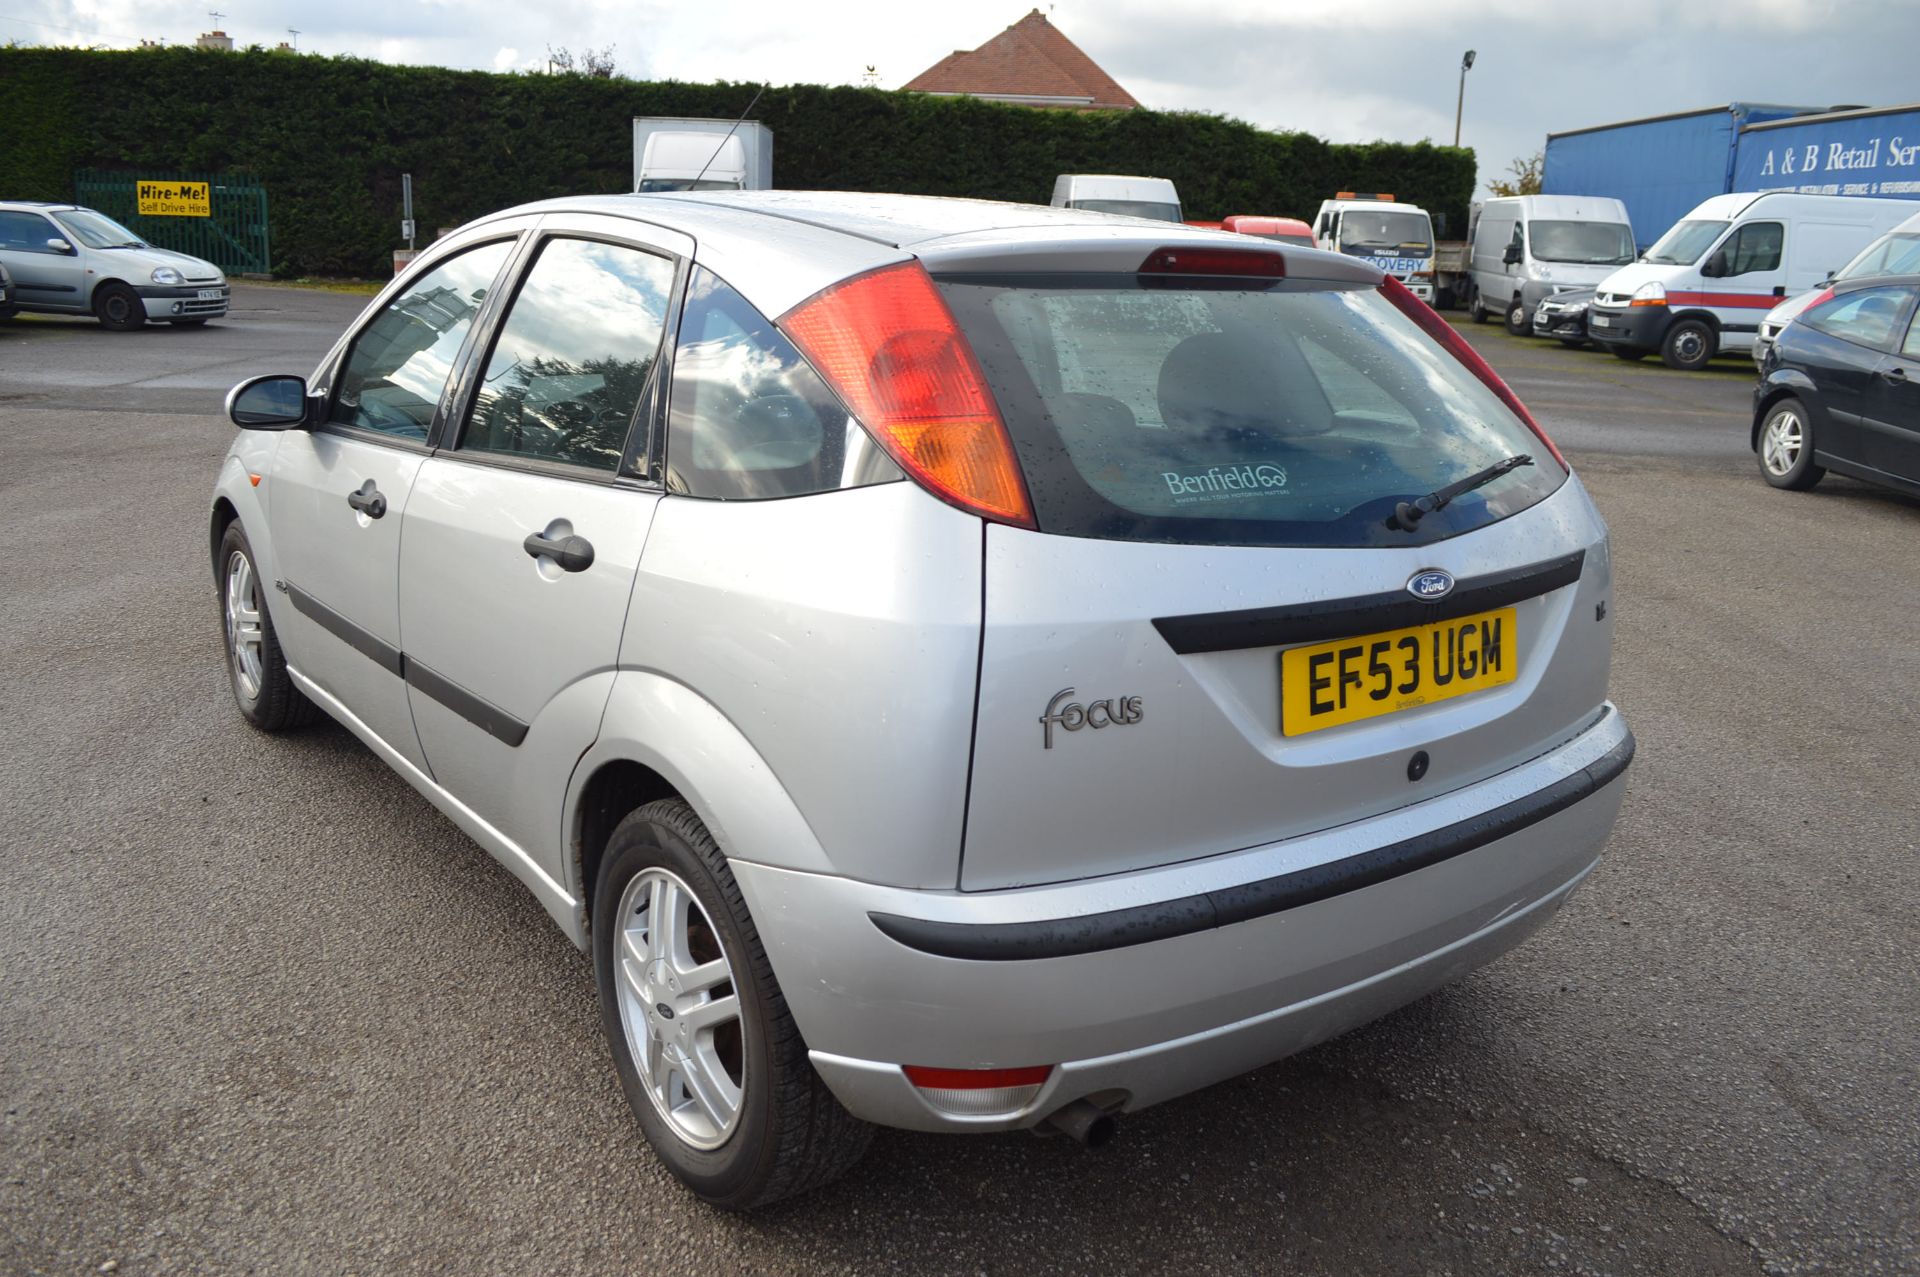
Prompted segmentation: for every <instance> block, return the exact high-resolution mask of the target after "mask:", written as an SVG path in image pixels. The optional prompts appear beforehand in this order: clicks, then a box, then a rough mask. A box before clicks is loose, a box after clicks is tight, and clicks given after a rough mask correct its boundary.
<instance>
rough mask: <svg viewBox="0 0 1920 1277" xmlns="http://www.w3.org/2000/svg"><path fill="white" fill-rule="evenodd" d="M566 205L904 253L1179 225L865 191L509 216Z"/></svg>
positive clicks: (723, 195)
mask: <svg viewBox="0 0 1920 1277" xmlns="http://www.w3.org/2000/svg"><path fill="white" fill-rule="evenodd" d="M563 206H564V207H565V208H566V209H568V210H572V211H578V212H589V213H606V214H611V215H613V216H616V217H638V218H641V219H642V220H646V221H658V222H660V223H661V224H663V225H669V226H676V227H679V228H682V229H685V230H688V231H689V232H691V233H694V234H696V235H697V234H698V233H699V231H700V229H702V228H703V227H704V228H708V229H711V230H712V231H713V232H714V233H717V234H724V233H725V229H726V228H727V227H728V226H733V227H737V228H740V229H744V228H745V224H744V223H742V222H740V221H738V220H736V219H735V218H732V217H728V216H727V215H728V214H736V215H737V214H740V213H746V214H754V215H758V216H760V217H763V218H779V219H782V220H785V221H789V222H797V223H800V224H802V225H805V226H813V227H818V228H819V229H821V230H825V231H831V232H833V233H835V234H839V235H850V236H853V237H854V238H856V239H863V240H866V241H868V242H869V243H873V244H881V245H885V246H887V247H889V248H901V249H912V248H914V247H915V246H917V245H923V244H927V243H930V242H932V241H934V240H939V239H945V238H948V237H950V236H954V235H967V234H973V233H976V232H980V231H1008V230H1018V229H1024V228H1028V227H1033V228H1061V227H1070V226H1085V227H1089V228H1098V227H1111V226H1114V225H1117V224H1124V225H1133V226H1154V227H1159V228H1166V229H1172V228H1175V227H1176V226H1177V223H1172V222H1156V221H1153V220H1151V219H1148V218H1135V217H1119V216H1116V215H1114V214H1111V213H1092V212H1088V211H1086V210H1084V209H1070V208H1052V207H1050V206H1048V205H1045V204H1014V203H1009V202H1004V201H999V200H975V199H959V198H954V197H950V196H942V195H883V194H874V193H870V192H864V191H663V192H659V193H649V194H644V195H639V194H636V195H600V196H588V197H584V198H576V199H567V200H554V201H548V202H546V203H544V204H540V205H531V206H528V207H527V208H526V209H518V210H512V211H515V212H523V211H524V212H530V211H536V210H549V209H551V210H557V209H559V208H560V207H563Z"/></svg>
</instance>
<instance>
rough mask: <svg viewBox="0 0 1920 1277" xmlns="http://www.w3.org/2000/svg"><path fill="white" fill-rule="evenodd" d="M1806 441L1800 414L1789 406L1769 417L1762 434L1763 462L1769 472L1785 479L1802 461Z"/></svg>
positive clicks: (1761, 453)
mask: <svg viewBox="0 0 1920 1277" xmlns="http://www.w3.org/2000/svg"><path fill="white" fill-rule="evenodd" d="M1804 442H1805V439H1804V436H1803V435H1802V434H1801V431H1800V414H1799V413H1796V412H1794V411H1792V410H1791V409H1788V408H1782V409H1780V410H1779V411H1778V412H1776V413H1774V414H1773V416H1771V417H1769V418H1768V419H1767V425H1766V429H1765V430H1763V431H1762V432H1761V434H1760V461H1761V464H1763V465H1765V466H1766V468H1767V473H1769V474H1772V475H1776V476H1778V477H1780V478H1783V479H1784V478H1785V477H1786V476H1787V474H1788V472H1789V471H1791V470H1792V469H1793V468H1794V466H1796V465H1798V464H1799V463H1800V449H1801V448H1802V447H1803V446H1804Z"/></svg>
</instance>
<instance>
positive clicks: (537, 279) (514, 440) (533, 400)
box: [460, 239, 673, 472]
mask: <svg viewBox="0 0 1920 1277" xmlns="http://www.w3.org/2000/svg"><path fill="white" fill-rule="evenodd" d="M672 291H673V263H672V262H671V261H669V260H668V259H667V258H665V257H662V256H660V255H659V254H657V253H649V252H646V251H644V250H642V249H638V248H630V247H628V246H626V245H624V244H605V243H599V242H596V241H593V240H584V239H550V240H548V241H547V242H546V243H545V244H543V245H541V246H540V255H539V256H538V257H537V258H535V259H534V262H533V267H532V269H531V270H529V271H528V272H527V278H526V282H525V283H524V284H522V285H521V286H520V291H519V293H518V294H516V295H515V297H514V299H513V305H512V307H511V308H509V309H508V311H507V317H506V321H505V322H504V323H503V324H502V325H501V328H500V336H499V337H498V338H496V339H495V341H494V344H493V354H492V355H491V357H490V358H488V360H487V371H486V376H485V377H484V378H482V380H481V382H480V386H479V389H478V391H477V392H476V393H475V395H474V401H473V414H472V416H471V417H470V418H469V419H468V421H467V428H466V431H465V433H464V434H463V435H462V436H461V439H460V450H461V451H462V452H489V453H495V454H500V455H505V456H514V457H524V458H528V459H531V460H536V461H552V462H558V463H560V464H563V465H574V466H586V467H588V468H590V469H594V470H605V471H609V472H611V471H613V470H616V469H618V468H619V465H620V455H621V452H622V450H623V449H624V448H625V446H626V441H627V430H628V427H629V426H631V425H632V424H633V415H634V411H635V410H636V409H637V408H638V407H639V406H640V396H641V393H642V392H643V391H645V389H646V386H647V376H648V374H649V373H651V372H652V371H653V361H654V357H655V356H656V355H657V354H658V353H659V350H660V333H661V331H662V329H663V328H664V327H665V324H666V316H667V298H668V296H669V295H670V294H671V293H672Z"/></svg>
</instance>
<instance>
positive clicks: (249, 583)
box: [226, 550, 265, 701]
mask: <svg viewBox="0 0 1920 1277" xmlns="http://www.w3.org/2000/svg"><path fill="white" fill-rule="evenodd" d="M226 617H227V649H228V652H229V654H230V655H231V656H232V658H233V677H234V682H235V683H237V684H238V685H239V689H240V695H241V698H242V699H243V700H247V701H254V700H258V699H259V697H260V686H261V682H262V679H263V678H264V675H265V667H264V665H263V664H262V654H263V651H264V642H265V634H264V632H263V631H262V629H261V625H260V589H259V578H257V577H256V576H255V575H254V572H253V560H251V559H249V558H248V557H247V556H246V555H244V554H242V553H241V552H240V551H238V550H235V551H234V552H233V553H232V554H231V555H229V556H228V557H227V588H226Z"/></svg>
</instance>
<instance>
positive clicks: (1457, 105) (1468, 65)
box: [1453, 49, 1473, 146]
mask: <svg viewBox="0 0 1920 1277" xmlns="http://www.w3.org/2000/svg"><path fill="white" fill-rule="evenodd" d="M1472 69H1473V50H1472V49H1468V50H1467V52H1466V54H1465V56H1463V57H1462V58H1461V59H1460V96H1459V97H1457V98H1455V99H1454V101H1453V144H1454V145H1455V146H1459V145H1460V110H1461V108H1462V107H1464V106H1466V104H1467V72H1469V71H1471V70H1472Z"/></svg>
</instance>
